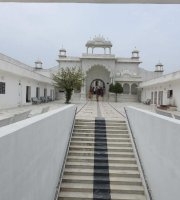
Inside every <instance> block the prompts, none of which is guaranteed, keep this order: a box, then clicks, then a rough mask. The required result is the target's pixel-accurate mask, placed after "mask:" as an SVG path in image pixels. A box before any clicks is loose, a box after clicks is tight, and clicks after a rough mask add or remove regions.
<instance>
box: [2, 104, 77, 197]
mask: <svg viewBox="0 0 180 200" xmlns="http://www.w3.org/2000/svg"><path fill="white" fill-rule="evenodd" d="M75 108H76V107H75V106H74V105H68V106H64V107H62V108H59V109H57V110H53V111H50V112H47V113H45V114H41V115H39V116H35V117H32V118H29V119H26V120H23V121H21V122H17V123H14V124H11V125H8V126H6V127H2V128H0V199H2V200H10V199H13V200H41V199H42V200H53V199H54V196H55V191H56V186H57V183H58V180H59V175H60V171H61V167H62V165H63V159H64V155H65V152H66V147H67V144H68V139H69V135H70V132H71V127H72V122H73V118H74V114H75Z"/></svg>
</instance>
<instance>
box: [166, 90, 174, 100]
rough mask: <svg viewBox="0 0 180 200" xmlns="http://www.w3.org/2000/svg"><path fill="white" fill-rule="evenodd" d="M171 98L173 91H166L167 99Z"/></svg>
mask: <svg viewBox="0 0 180 200" xmlns="http://www.w3.org/2000/svg"><path fill="white" fill-rule="evenodd" d="M171 97H173V90H168V91H167V98H171Z"/></svg>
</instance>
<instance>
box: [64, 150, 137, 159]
mask: <svg viewBox="0 0 180 200" xmlns="http://www.w3.org/2000/svg"><path fill="white" fill-rule="evenodd" d="M94 155H95V156H96V157H103V156H105V157H107V155H108V158H111V157H118V158H120V157H121V158H122V157H126V158H134V154H133V153H131V152H130V153H129V152H128V153H119V152H113V153H111V152H105V153H104V152H102V151H101V152H98V151H96V152H94V151H92V152H88V151H83V152H82V151H69V153H68V156H81V157H83V156H85V157H89V156H94Z"/></svg>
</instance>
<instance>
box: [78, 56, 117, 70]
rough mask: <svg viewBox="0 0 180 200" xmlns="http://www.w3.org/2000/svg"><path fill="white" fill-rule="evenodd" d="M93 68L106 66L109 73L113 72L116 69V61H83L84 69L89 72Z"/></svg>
mask: <svg viewBox="0 0 180 200" xmlns="http://www.w3.org/2000/svg"><path fill="white" fill-rule="evenodd" d="M92 66H104V67H105V68H106V69H107V70H108V71H109V72H111V73H112V72H113V71H114V68H115V59H96V58H94V59H83V60H82V69H83V71H84V72H87V71H88V70H90V69H91V67H92Z"/></svg>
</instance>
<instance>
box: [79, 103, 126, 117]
mask: <svg viewBox="0 0 180 200" xmlns="http://www.w3.org/2000/svg"><path fill="white" fill-rule="evenodd" d="M96 117H103V118H105V119H106V120H123V119H124V116H123V115H121V113H119V112H117V111H116V110H115V109H114V108H113V107H112V106H111V105H110V104H109V103H107V102H96V101H89V102H87V104H86V105H85V106H84V107H83V108H82V109H81V111H80V112H79V113H78V114H77V115H76V119H95V118H96Z"/></svg>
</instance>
